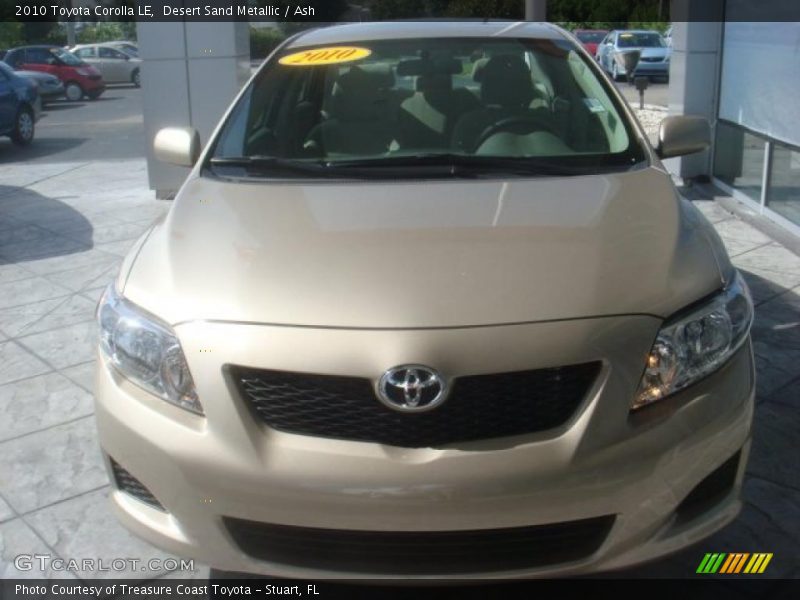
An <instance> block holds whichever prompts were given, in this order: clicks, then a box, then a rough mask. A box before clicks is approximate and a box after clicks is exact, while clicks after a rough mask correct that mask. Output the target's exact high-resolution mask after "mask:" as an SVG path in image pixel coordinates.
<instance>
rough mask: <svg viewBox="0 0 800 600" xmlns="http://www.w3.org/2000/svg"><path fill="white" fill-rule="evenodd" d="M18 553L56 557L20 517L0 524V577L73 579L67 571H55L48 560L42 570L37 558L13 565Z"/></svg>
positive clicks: (72, 575)
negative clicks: (18, 566)
mask: <svg viewBox="0 0 800 600" xmlns="http://www.w3.org/2000/svg"><path fill="white" fill-rule="evenodd" d="M19 555H26V556H27V555H30V556H32V555H39V556H47V557H54V558H58V557H57V556H55V555H54V554H53V551H52V550H51V549H50V548H48V547H47V545H45V543H44V542H43V541H42V540H41V539H40V538H39V536H37V535H36V533H34V531H33V529H31V528H30V527H29V526H28V525H27V524H26V523H25V522H24V521H23V520H22V519H14V520H13V521H9V522H7V523H3V524H2V525H0V579H75V575H74V574H72V573H70V572H69V571H65V570H60V571H56V570H54V569H53V568H52V566H51V565H50V563H49V561H48V562H47V563H46V568H45V569H44V570H42V569H41V568H40V563H39V560H38V559H32V560H31V562H30V563H29V565H30V568H27V567H26V565H27V563H25V562H23V563H20V567H21V568H19V569H18V568H17V567H16V565H15V559H16V557H18V556H19Z"/></svg>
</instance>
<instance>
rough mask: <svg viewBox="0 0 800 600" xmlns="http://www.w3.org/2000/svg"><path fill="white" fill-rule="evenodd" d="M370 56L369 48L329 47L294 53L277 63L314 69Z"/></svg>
mask: <svg viewBox="0 0 800 600" xmlns="http://www.w3.org/2000/svg"><path fill="white" fill-rule="evenodd" d="M370 54H372V50H370V49H369V48H359V47H358V46H331V47H330V48H315V49H313V50H303V51H302V52H295V53H294V54H289V55H287V56H284V57H283V58H281V59H280V60H279V61H278V62H279V63H280V64H282V65H287V66H290V67H315V66H317V65H335V64H338V63H346V62H352V61H354V60H361V59H362V58H366V57H367V56H369V55H370Z"/></svg>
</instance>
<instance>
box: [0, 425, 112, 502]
mask: <svg viewBox="0 0 800 600" xmlns="http://www.w3.org/2000/svg"><path fill="white" fill-rule="evenodd" d="M0 481H1V482H2V486H3V496H4V497H5V499H6V500H7V501H8V503H9V504H10V505H11V506H12V507H14V509H15V510H16V511H17V512H18V513H20V514H23V513H27V512H30V511H32V510H35V509H37V508H42V507H44V506H47V505H49V504H53V503H54V502H59V501H61V500H66V499H67V498H71V497H73V496H76V495H78V494H82V493H84V492H88V491H91V490H94V489H97V488H99V487H101V486H103V485H106V484H107V483H108V478H107V476H106V470H105V466H104V465H103V461H102V458H101V455H100V449H99V447H98V445H97V435H96V430H95V423H94V418H93V417H86V418H83V419H80V420H78V421H73V422H71V423H67V424H65V425H60V426H58V427H53V428H51V429H47V430H45V431H40V432H37V433H32V434H30V435H26V436H24V437H20V438H16V439H13V440H9V441H6V442H2V443H0Z"/></svg>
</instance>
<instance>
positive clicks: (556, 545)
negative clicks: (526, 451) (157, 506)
mask: <svg viewBox="0 0 800 600" xmlns="http://www.w3.org/2000/svg"><path fill="white" fill-rule="evenodd" d="M224 522H225V526H226V527H227V529H228V531H229V532H230V534H231V536H232V537H233V539H234V541H235V542H236V544H237V545H238V546H239V547H240V548H241V550H242V551H243V552H245V553H246V554H248V555H250V556H251V557H253V558H256V559H258V560H264V561H269V562H274V563H280V564H285V565H292V566H301V567H306V568H316V569H323V570H328V569H329V570H337V571H353V572H360V573H375V574H378V573H385V574H397V575H415V574H418V575H426V574H427V575H430V574H442V575H446V574H450V573H452V574H458V573H470V572H496V571H510V570H514V569H524V568H532V567H538V566H546V565H553V564H559V563H565V562H570V561H575V560H581V559H584V558H586V557H588V556H590V555H591V554H592V553H594V552H595V551H596V550H597V549H598V548H599V547H600V546H601V544H602V543H603V541H604V540H605V539H606V536H607V535H608V532H609V531H610V530H611V526H612V525H613V524H614V516H613V515H608V516H602V517H596V518H592V519H584V520H580V521H569V522H565V523H553V524H548V525H536V526H533V527H515V528H507V529H488V530H472V531H434V532H431V531H403V532H396V531H393V532H386V531H351V530H339V529H317V528H311V527H292V526H287V525H273V524H269V523H258V522H254V521H245V520H241V519H233V518H228V517H226V518H225V519H224Z"/></svg>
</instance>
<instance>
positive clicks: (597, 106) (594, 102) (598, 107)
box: [583, 98, 606, 113]
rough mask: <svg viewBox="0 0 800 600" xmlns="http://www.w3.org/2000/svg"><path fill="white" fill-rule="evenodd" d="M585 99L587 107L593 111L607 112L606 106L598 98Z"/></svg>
mask: <svg viewBox="0 0 800 600" xmlns="http://www.w3.org/2000/svg"><path fill="white" fill-rule="evenodd" d="M583 101H584V103H585V104H586V108H588V109H589V110H590V111H591V112H593V113H601V112H606V107H605V106H603V104H602V103H601V102H600V100H598V99H597V98H584V99H583Z"/></svg>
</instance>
